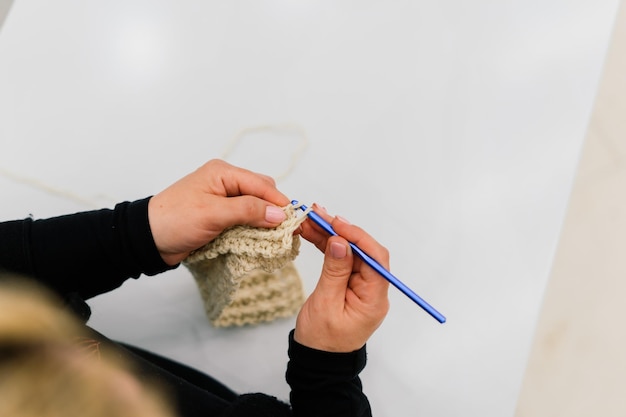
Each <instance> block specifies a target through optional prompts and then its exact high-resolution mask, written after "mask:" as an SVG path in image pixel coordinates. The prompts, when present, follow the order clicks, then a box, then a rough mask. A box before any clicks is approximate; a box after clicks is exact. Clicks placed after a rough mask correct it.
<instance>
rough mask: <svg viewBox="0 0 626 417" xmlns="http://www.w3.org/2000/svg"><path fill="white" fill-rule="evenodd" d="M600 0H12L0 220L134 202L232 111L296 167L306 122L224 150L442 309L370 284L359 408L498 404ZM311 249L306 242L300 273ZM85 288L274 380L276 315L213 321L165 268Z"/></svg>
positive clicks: (549, 239)
mask: <svg viewBox="0 0 626 417" xmlns="http://www.w3.org/2000/svg"><path fill="white" fill-rule="evenodd" d="M617 4H618V2H617V1H616V0H611V1H609V0H602V1H598V0H595V1H593V2H592V1H590V0H587V1H564V0H562V1H557V0H544V1H525V2H522V1H488V0H479V1H475V2H471V3H467V2H462V1H459V0H454V1H448V2H443V3H442V2H433V1H420V2H413V1H394V2H370V1H365V2H341V1H337V2H330V1H306V0H304V1H286V0H274V1H263V2H258V1H233V2H220V3H218V2H207V3H205V2H198V1H196V2H194V1H177V2H174V1H150V2H148V1H138V0H133V1H110V2H106V3H96V2H80V1H58V2H54V3H52V2H45V1H25V0H22V1H20V0H18V1H16V2H15V4H14V5H13V9H12V11H11V14H10V15H9V17H8V19H7V20H6V22H5V25H4V27H3V28H2V29H1V31H0V175H1V177H0V187H2V191H3V193H2V194H3V196H4V197H3V198H2V204H1V205H0V216H1V218H3V219H13V218H22V217H24V216H27V215H28V214H33V215H34V216H35V217H47V216H51V215H57V214H64V213H68V212H73V211H77V210H85V209H91V208H93V207H100V206H109V207H110V206H112V205H113V204H114V203H115V202H116V201H121V200H125V199H138V198H142V197H144V196H146V195H150V194H153V193H156V192H158V191H159V190H160V189H162V188H163V187H165V186H167V185H169V184H170V183H171V182H172V181H174V180H176V179H177V178H179V177H180V176H182V175H184V174H186V173H188V172H189V171H191V170H193V169H195V168H196V167H197V166H198V165H200V164H201V163H203V162H204V161H206V160H208V159H210V158H213V157H220V156H223V155H224V153H225V152H226V150H227V149H228V147H229V144H232V143H233V142H232V140H233V136H234V135H236V134H237V132H239V131H240V130H241V129H245V128H250V127H255V126H265V125H271V126H279V125H284V124H290V125H293V126H297V127H298V128H300V129H302V131H303V132H304V133H305V134H306V138H307V147H306V149H305V150H304V152H303V153H302V154H301V155H300V157H299V158H297V160H296V164H295V166H294V168H293V169H292V170H289V167H290V164H291V161H292V159H293V158H294V154H296V153H297V151H298V149H299V146H300V145H301V144H302V137H303V136H302V135H300V134H298V133H289V132H288V133H287V134H284V132H283V131H280V130H275V131H269V132H266V133H254V134H248V135H244V137H241V141H240V142H238V146H237V147H235V149H234V150H233V152H232V153H230V154H229V155H228V160H229V161H231V162H233V163H236V164H238V165H243V166H246V167H248V168H251V169H255V170H258V171H263V172H265V173H268V174H270V175H276V176H279V177H280V176H281V174H283V173H286V175H285V176H284V177H280V180H279V187H280V188H281V189H282V190H283V191H284V192H285V193H286V194H287V195H289V196H291V197H292V198H295V199H299V200H301V201H303V202H305V203H312V202H314V201H317V202H319V203H321V204H322V205H324V206H326V207H327V208H328V210H329V211H330V212H331V213H336V214H341V215H342V216H344V217H347V218H348V219H349V220H350V221H352V222H353V223H356V224H359V225H361V226H363V227H364V228H366V229H367V230H368V231H370V232H371V233H372V234H373V235H374V236H376V237H377V238H378V240H379V241H381V242H382V243H384V244H385V245H386V246H387V247H388V248H389V249H390V252H391V256H392V259H391V261H392V271H393V272H394V274H395V275H396V276H398V277H399V278H400V279H402V280H403V281H404V282H405V283H406V284H408V285H409V286H410V287H411V288H413V289H414V290H415V291H416V292H417V293H418V294H420V295H421V296H422V297H424V298H425V299H426V300H427V301H428V302H430V303H431V304H432V305H433V306H435V307H436V308H437V309H438V310H440V311H441V312H442V313H443V314H445V315H446V316H447V317H448V322H447V323H446V324H444V325H440V324H438V323H437V322H436V321H435V320H433V319H432V318H431V317H430V316H428V315H427V314H426V313H424V312H423V311H422V310H421V309H419V308H418V307H417V306H415V305H414V304H413V303H412V302H410V301H409V300H408V299H407V298H406V297H404V296H403V295H402V294H400V293H399V292H398V291H395V290H394V289H393V288H392V289H391V290H390V297H391V301H392V308H391V311H390V313H389V316H388V318H387V320H386V322H385V323H384V324H383V326H382V327H381V329H380V330H379V332H378V333H377V334H376V335H375V336H374V337H373V338H372V340H371V342H370V344H369V365H368V368H367V369H366V371H365V372H364V373H363V380H364V385H365V390H366V392H367V394H368V396H369V398H370V400H371V402H372V406H373V409H374V414H375V415H377V416H400V415H404V416H413V415H419V416H428V417H431V416H446V417H450V416H453V417H456V416H493V417H501V416H507V415H512V414H513V412H514V409H515V402H516V398H517V394H518V391H519V386H520V383H521V378H522V375H523V371H524V368H525V364H526V359H527V356H528V352H529V348H530V343H531V338H532V334H533V330H534V325H535V322H536V319H537V314H538V309H539V305H540V303H541V300H542V295H543V290H544V286H545V283H546V279H547V278H548V273H549V270H550V265H551V261H552V256H553V253H554V248H555V245H556V241H557V238H558V233H559V230H560V226H561V223H562V220H563V215H564V212H565V206H566V204H567V199H568V195H569V191H570V186H571V183H572V179H573V174H574V170H575V166H576V163H577V159H578V154H579V152H580V147H581V144H582V140H583V137H584V134H585V128H586V126H587V122H588V118H589V114H590V111H591V107H592V104H593V99H594V97H595V93H596V88H597V84H598V80H599V76H600V73H601V69H602V64H603V59H604V55H605V51H606V48H607V46H608V41H609V36H610V34H611V30H612V23H613V19H614V17H615V12H616V10H617ZM296 156H297V155H296ZM54 191H58V192H57V193H56V194H55V193H54ZM320 263H321V255H320V254H318V253H317V252H316V251H315V250H314V249H313V248H312V247H310V246H308V245H303V250H302V253H301V255H300V257H299V258H298V259H297V265H298V268H299V270H300V273H301V275H302V276H303V279H304V281H305V286H306V288H307V292H308V291H310V290H311V289H312V288H313V286H314V285H315V280H316V278H317V274H318V271H319V265H320ZM94 268H97V265H94ZM88 276H89V271H85V277H86V279H88ZM90 304H91V306H92V308H93V310H94V315H93V318H92V320H91V324H92V325H93V327H95V328H97V329H98V330H100V331H102V332H104V333H105V334H107V335H109V336H110V337H113V338H118V339H122V340H124V341H127V342H130V343H135V344H138V345H140V346H143V347H145V348H148V349H151V350H154V351H156V352H160V353H163V354H166V355H169V356H171V357H174V358H176V359H179V360H181V361H183V362H185V363H188V364H191V365H193V366H196V367H198V368H200V369H203V370H205V371H207V372H209V373H210V374H212V375H213V376H216V377H217V378H219V379H221V380H222V381H224V382H226V383H227V384H228V385H230V386H231V387H232V388H234V389H236V390H238V391H264V392H267V393H270V394H273V395H276V396H279V397H281V398H287V395H288V387H287V385H286V384H285V383H284V382H283V379H284V378H283V375H284V369H285V362H286V336H287V333H288V331H289V330H290V329H291V327H292V326H293V320H291V319H288V320H282V321H278V322H275V323H272V324H268V325H263V326H259V327H255V328H244V329H226V330H216V329H213V328H212V327H211V326H210V325H209V324H208V322H207V320H206V319H205V317H204V312H203V310H202V305H201V301H200V298H199V295H198V292H197V290H196V287H195V283H194V282H193V279H192V278H191V276H190V274H189V273H188V272H187V271H186V270H185V269H184V268H183V267H181V268H179V269H178V270H176V271H172V272H168V273H166V274H163V275H161V276H159V277H153V278H142V279H141V280H138V281H131V282H128V283H126V284H125V285H124V286H123V287H122V288H121V289H119V290H117V291H115V292H114V293H110V294H106V295H103V296H100V297H98V298H97V299H95V300H92V302H91V303H90Z"/></svg>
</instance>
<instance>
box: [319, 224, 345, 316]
mask: <svg viewBox="0 0 626 417" xmlns="http://www.w3.org/2000/svg"><path fill="white" fill-rule="evenodd" d="M352 257H353V255H352V250H351V248H350V246H349V245H348V242H347V241H346V240H345V239H344V238H342V237H339V236H333V237H330V238H329V239H328V241H327V244H326V251H325V253H324V265H323V266H322V274H321V276H320V279H319V281H318V283H317V288H316V291H317V292H318V293H319V294H320V295H322V296H323V297H324V299H326V300H329V302H330V303H331V305H337V304H335V303H341V304H342V305H343V303H344V301H345V297H346V289H347V287H348V281H349V279H350V275H351V274H352Z"/></svg>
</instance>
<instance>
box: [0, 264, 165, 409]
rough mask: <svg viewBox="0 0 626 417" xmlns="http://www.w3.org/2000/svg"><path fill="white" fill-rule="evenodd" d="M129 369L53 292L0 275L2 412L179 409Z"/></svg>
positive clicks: (0, 387)
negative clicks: (93, 337)
mask: <svg viewBox="0 0 626 417" xmlns="http://www.w3.org/2000/svg"><path fill="white" fill-rule="evenodd" d="M129 369H130V366H129V364H127V363H125V362H124V361H123V360H121V359H120V358H119V357H116V356H115V355H112V354H111V353H110V352H109V351H108V350H107V349H106V348H105V347H104V346H102V345H100V344H99V343H98V342H97V341H95V340H93V339H91V338H89V337H88V336H87V335H86V333H85V332H84V330H83V327H82V326H81V325H80V324H79V323H78V322H77V321H76V320H74V318H73V317H72V316H70V315H69V314H67V313H66V312H65V311H64V310H63V309H62V306H61V304H60V303H59V302H58V300H57V299H56V298H55V297H54V296H52V295H51V294H50V293H48V292H47V291H45V290H43V289H42V288H41V287H39V286H37V285H36V284H34V283H33V282H31V281H29V280H26V279H24V278H20V277H14V276H13V277H9V276H6V274H5V275H3V274H0V398H1V401H0V416H3V417H5V416H11V417H53V416H55V417H56V416H63V417H78V416H80V417H127V416H128V417H130V416H133V417H138V416H139V417H142V416H146V417H148V416H150V417H171V416H173V413H172V412H171V408H170V407H169V405H168V404H169V402H168V401H166V400H164V398H163V392H161V391H160V390H159V389H157V388H155V387H147V386H145V385H142V384H140V383H139V382H138V381H137V380H136V379H135V378H134V377H133V376H132V375H131V373H130V372H129Z"/></svg>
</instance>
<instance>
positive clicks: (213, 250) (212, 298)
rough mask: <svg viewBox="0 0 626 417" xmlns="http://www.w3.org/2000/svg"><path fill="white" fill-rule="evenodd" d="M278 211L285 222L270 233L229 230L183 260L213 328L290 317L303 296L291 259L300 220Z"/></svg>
mask: <svg viewBox="0 0 626 417" xmlns="http://www.w3.org/2000/svg"><path fill="white" fill-rule="evenodd" d="M297 209H298V208H297V206H293V205H291V204H290V205H288V206H286V207H283V210H284V211H285V214H286V215H287V218H286V219H285V221H283V222H282V223H281V224H280V225H279V226H278V227H276V228H273V229H265V228H256V227H249V226H234V227H231V228H229V229H226V230H225V231H223V232H222V233H221V234H220V235H219V236H218V237H217V238H215V239H214V240H213V241H211V242H209V243H208V244H207V245H205V246H204V247H202V248H200V249H198V250H196V251H194V252H192V253H191V254H190V255H189V256H188V257H187V258H186V259H185V260H184V261H183V265H185V266H186V267H187V268H188V269H189V271H191V273H192V275H193V277H194V278H195V280H196V284H197V285H198V288H199V290H200V294H201V296H202V299H203V301H204V307H205V310H206V314H207V317H208V318H209V320H210V322H211V323H212V324H213V325H214V326H216V327H227V326H233V325H238V326H241V325H244V324H257V323H261V322H264V321H271V320H274V319H276V318H278V317H287V316H290V315H293V314H295V313H296V312H297V311H298V309H299V308H300V307H301V306H302V303H303V302H304V293H303V288H302V283H301V280H300V276H299V275H298V271H297V270H296V268H295V266H294V265H293V262H292V261H293V260H294V259H295V258H296V256H298V253H299V248H300V237H299V236H297V235H295V236H294V235H293V232H294V231H295V230H296V229H297V228H298V226H299V225H300V223H302V222H303V221H304V220H305V219H306V216H297V214H296V210H297Z"/></svg>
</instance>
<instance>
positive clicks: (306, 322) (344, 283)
mask: <svg viewBox="0 0 626 417" xmlns="http://www.w3.org/2000/svg"><path fill="white" fill-rule="evenodd" d="M313 209H314V210H315V212H316V213H317V214H318V215H319V216H321V217H322V218H323V219H324V220H325V221H326V222H328V223H329V224H331V225H332V227H333V229H334V230H335V231H336V232H337V234H338V236H330V235H329V234H328V233H327V232H326V231H324V230H323V229H322V228H321V227H319V226H318V225H317V224H315V223H314V222H311V221H305V222H304V223H302V232H301V236H302V237H303V238H304V239H306V240H308V241H310V242H311V243H313V244H314V245H315V246H316V247H317V248H318V249H319V250H321V251H322V252H324V264H323V266H322V272H321V274H320V279H319V281H318V283H317V286H316V288H315V290H314V291H313V292H312V293H311V295H310V296H309V298H308V299H307V300H306V302H305V303H304V305H303V306H302V309H301V310H300V313H299V314H298V318H297V320H296V329H295V334H294V338H295V339H296V341H298V342H299V343H301V344H303V345H305V346H309V347H312V348H315V349H319V350H325V351H331V352H352V351H355V350H358V349H360V348H361V347H362V346H363V345H364V344H365V342H366V341H367V340H368V339H369V337H370V336H371V335H372V334H373V333H374V331H375V330H376V329H377V328H378V326H380V324H381V323H382V321H383V319H384V318H385V316H386V315H387V312H388V310H389V300H388V297H387V290H388V288H389V282H387V281H386V280H384V279H381V278H380V276H379V275H378V273H377V272H376V271H375V270H374V269H372V268H371V267H370V266H368V265H367V264H366V263H365V262H363V261H362V260H361V259H360V258H359V257H357V256H356V255H355V253H354V251H353V249H352V247H351V246H350V243H349V242H352V243H354V244H357V245H358V246H359V247H361V248H363V250H366V251H367V252H368V253H369V254H371V256H373V257H375V258H376V259H377V260H378V261H379V262H380V264H381V265H383V266H384V267H385V268H387V269H388V268H389V252H388V251H387V249H386V248H385V247H383V246H382V245H381V244H380V243H378V242H377V241H376V240H374V238H372V237H371V236H370V235H368V234H367V233H366V232H365V231H364V230H363V229H361V228H359V227H357V226H354V225H352V224H350V223H349V222H348V221H347V220H345V219H343V218H342V217H339V216H336V217H332V216H330V215H328V213H326V211H325V210H324V209H322V208H321V207H319V206H317V205H314V207H313Z"/></svg>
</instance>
